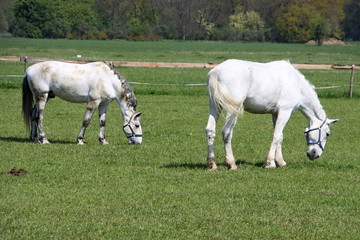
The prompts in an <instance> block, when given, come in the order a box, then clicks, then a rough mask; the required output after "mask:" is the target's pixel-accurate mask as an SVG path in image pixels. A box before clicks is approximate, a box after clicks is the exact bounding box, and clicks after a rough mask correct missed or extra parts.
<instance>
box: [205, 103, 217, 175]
mask: <svg viewBox="0 0 360 240" xmlns="http://www.w3.org/2000/svg"><path fill="white" fill-rule="evenodd" d="M210 109H212V108H210ZM219 115H220V111H217V110H215V108H213V109H212V111H211V112H210V114H209V119H208V123H207V125H206V141H207V146H208V154H207V159H206V162H207V165H208V167H209V169H210V170H216V169H217V166H216V163H215V152H214V141H215V135H216V122H217V120H218V118H219Z"/></svg>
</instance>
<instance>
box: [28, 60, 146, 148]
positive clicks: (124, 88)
mask: <svg viewBox="0 0 360 240" xmlns="http://www.w3.org/2000/svg"><path fill="white" fill-rule="evenodd" d="M29 90H31V92H30V91H29ZM33 95H34V96H35V100H36V105H35V106H34V108H33V110H31V107H32V101H33ZM54 95H55V96H57V97H60V98H62V99H64V100H66V101H70V102H74V103H83V102H87V103H88V104H87V109H86V112H85V116H84V120H83V125H82V128H81V129H80V133H79V135H78V137H77V141H78V143H79V144H83V143H84V142H83V138H84V134H85V130H86V127H87V126H88V125H89V123H90V120H91V117H92V115H93V113H94V112H95V110H96V109H97V108H99V125H100V131H99V141H100V142H101V143H103V144H107V143H108V142H107V141H106V140H105V114H106V109H107V106H108V104H109V103H110V102H112V101H113V100H114V99H115V100H116V102H117V103H118V104H119V106H120V109H121V112H122V115H123V120H124V125H129V124H128V122H129V121H131V123H130V126H131V128H132V129H134V130H133V131H134V132H135V134H136V136H135V135H132V137H128V140H129V143H137V144H139V143H141V141H142V137H141V132H142V130H141V125H140V121H139V116H140V114H141V113H136V112H135V111H136V99H135V96H134V93H133V91H132V90H131V88H130V87H129V86H128V84H127V83H126V81H125V80H124V79H121V78H119V74H118V73H116V72H115V70H113V69H112V68H111V67H109V66H108V65H106V64H105V63H102V62H94V63H89V64H72V63H64V62H56V61H48V62H42V63H37V64H34V65H32V66H31V67H29V68H28V69H27V71H26V73H25V76H24V82H23V114H24V120H25V122H26V123H27V124H28V125H30V124H29V122H30V121H31V126H32V130H31V136H30V137H31V138H32V139H34V140H35V141H40V142H42V143H48V140H47V139H46V137H45V132H44V131H43V124H42V121H43V111H44V108H45V104H46V102H47V101H48V99H49V98H50V97H52V96H54ZM36 128H37V129H36ZM37 130H38V131H39V138H38V139H37ZM125 133H126V134H131V133H128V132H125Z"/></svg>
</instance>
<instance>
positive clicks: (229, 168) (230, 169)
mask: <svg viewBox="0 0 360 240" xmlns="http://www.w3.org/2000/svg"><path fill="white" fill-rule="evenodd" d="M236 169H237V166H236V165H235V164H233V165H231V166H228V170H229V171H235V170H236Z"/></svg>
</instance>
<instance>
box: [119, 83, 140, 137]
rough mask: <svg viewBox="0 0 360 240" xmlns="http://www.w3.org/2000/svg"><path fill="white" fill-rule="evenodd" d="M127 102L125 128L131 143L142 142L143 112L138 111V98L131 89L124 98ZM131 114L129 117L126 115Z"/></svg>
mask: <svg viewBox="0 0 360 240" xmlns="http://www.w3.org/2000/svg"><path fill="white" fill-rule="evenodd" d="M123 100H124V102H125V103H126V104H124V105H126V107H124V108H125V114H124V116H125V118H124V126H123V130H124V133H125V135H126V137H127V139H128V143H129V144H141V142H142V128H141V121H140V115H141V112H136V106H137V100H136V98H135V95H134V92H133V91H132V90H131V91H130V92H127V93H126V94H125V97H124V98H123ZM126 116H129V117H126Z"/></svg>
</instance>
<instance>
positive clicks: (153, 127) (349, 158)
mask: <svg viewBox="0 0 360 240" xmlns="http://www.w3.org/2000/svg"><path fill="white" fill-rule="evenodd" d="M0 41H1V43H4V39H0ZM175 43H176V44H175ZM6 44H8V45H11V44H10V43H6ZM66 44H68V45H66ZM96 44H99V45H98V47H94V46H96ZM107 44H109V46H108V45H107ZM118 44H119V45H121V44H124V45H126V46H127V47H129V46H130V45H132V44H133V46H134V48H133V49H138V50H133V52H134V53H131V51H129V50H127V49H126V48H125V47H124V48H123V49H121V50H122V51H123V54H124V57H123V58H124V59H127V60H129V59H131V58H132V57H133V58H134V59H133V60H144V61H152V60H151V59H153V60H156V61H158V60H161V58H160V57H159V56H157V55H164V56H165V57H164V59H163V60H164V61H174V60H177V61H187V60H189V61H190V60H193V61H199V62H206V61H207V60H208V58H207V57H204V56H207V55H206V54H202V55H203V56H200V55H199V54H197V52H196V50H195V49H196V48H197V49H198V51H204V52H207V51H209V50H206V49H205V50H204V49H202V48H201V46H203V45H204V46H205V45H207V46H209V45H211V44H214V45H213V48H212V49H213V52H218V51H220V47H219V46H220V45H221V46H222V47H221V48H223V45H226V46H231V45H232V44H233V46H234V45H236V46H238V45H239V46H240V45H241V44H243V43H211V42H204V43H202V42H172V41H165V42H156V43H133V42H126V41H104V42H102V41H93V42H92V41H84V42H82V41H68V40H31V39H30V40H29V39H26V40H24V39H13V43H12V45H11V46H12V49H10V47H9V46H8V47H4V46H5V45H2V44H0V55H17V54H19V55H22V54H23V53H24V54H29V53H30V54H29V55H36V56H43V57H46V56H47V57H53V58H68V57H71V56H72V55H73V54H77V52H78V50H84V51H88V52H87V53H89V55H91V56H92V58H93V59H97V60H108V59H111V58H112V57H114V54H120V53H115V52H114V51H112V50H113V49H114V47H115V46H118ZM127 44H129V45H127ZM161 44H164V46H162V45H161ZM172 44H173V45H172ZM194 44H195V45H194ZM245 45H247V44H245ZM266 45H267V46H268V47H269V49H270V50H268V52H274V53H278V52H280V53H279V54H278V55H279V57H280V56H282V54H283V53H281V52H285V48H288V49H292V50H294V49H297V48H301V49H302V50H296V51H294V52H292V53H291V50H287V51H289V53H288V54H289V56H290V57H291V56H294V58H295V59H303V60H306V59H308V60H309V61H313V60H314V61H315V63H318V64H320V63H327V62H326V61H324V62H322V60H320V59H319V58H318V59H315V58H316V56H315V55H309V56H306V53H304V52H303V51H304V50H303V46H300V45H290V44H289V45H276V44H267V43H266V44H264V45H261V44H260V43H256V44H254V45H252V44H248V51H249V52H247V51H246V50H243V51H244V52H245V53H246V54H248V55H249V56H254V59H252V60H258V61H261V60H264V59H265V58H266V59H269V60H271V59H272V57H269V56H268V55H267V54H265V53H262V52H261V51H258V59H257V58H256V54H251V51H254V52H255V49H258V50H260V49H259V48H260V46H266ZM89 46H92V48H89ZM165 46H166V47H165ZM169 46H173V49H175V50H173V51H177V54H175V55H176V56H173V55H174V54H170V53H167V52H166V51H168V50H167V49H168V47H169ZM241 46H242V45H241ZM307 47H308V46H306V48H307ZM61 48H62V49H63V51H60V49H61ZM102 48H103V51H100V49H102ZM187 48H188V50H187V52H188V53H187V55H186V54H182V53H181V52H185V49H187ZM69 49H70V50H71V49H75V50H76V51H75V50H74V51H73V52H71V51H70V50H69ZM86 49H87V50H86ZM141 49H142V50H141ZM145 49H148V52H147V53H145V54H143V55H142V54H141V52H145ZM154 49H155V50H154ZM251 49H253V50H251ZM313 49H316V50H318V49H322V50H321V51H323V55H324V56H327V57H328V56H334V61H333V62H331V63H334V62H338V63H342V62H343V61H344V60H343V58H344V57H345V55H347V56H350V60H351V56H355V55H356V52H353V53H346V52H347V51H348V50H347V47H343V49H345V50H344V53H340V51H338V49H337V47H335V48H323V47H320V48H317V47H314V48H313ZM324 49H325V50H324ZM327 49H328V50H327ZM37 51H38V52H37ZM309 51H310V50H309ZM314 51H315V50H314ZM319 51H320V50H319ZM327 51H328V52H327ZM20 52H21V53H20ZM154 52H156V54H157V55H156V54H155V53H154ZM221 52H223V53H222V54H223V58H225V57H226V56H227V55H228V54H229V56H231V54H232V53H231V50H230V49H229V50H227V51H226V50H224V49H221ZM4 53H6V54H4ZM80 54H82V53H81V52H80ZM216 54H218V53H215V55H214V54H212V53H210V52H209V53H208V55H209V56H210V58H211V59H210V60H212V61H213V60H214V59H215V58H214V56H216ZM343 54H345V55H343ZM275 55H276V54H274V56H275ZM141 56H143V57H141ZM151 56H153V58H151ZM312 57H314V59H313V58H312ZM121 58H122V57H119V58H118V59H121ZM136 58H138V59H136ZM274 58H275V57H274ZM274 60H275V59H274ZM350 60H349V62H346V61H344V64H345V63H346V64H347V63H350ZM353 60H354V59H352V60H351V61H353ZM219 61H220V58H219ZM317 61H319V62H317ZM296 63H303V62H296ZM351 63H353V62H351ZM118 70H119V71H120V72H121V73H122V74H123V75H124V76H125V77H126V79H127V80H128V81H130V82H145V83H160V84H168V83H176V84H186V83H205V82H206V74H207V71H208V69H154V68H118ZM302 72H303V73H304V74H305V76H306V77H307V78H308V79H309V80H310V81H311V82H312V83H313V84H314V85H315V86H317V87H318V86H319V87H321V86H332V85H341V84H347V83H348V79H349V77H350V74H349V72H348V71H340V70H336V71H335V70H334V71H314V70H306V71H302ZM22 73H23V65H22V64H21V63H6V62H0V75H12V74H16V75H18V74H19V75H21V74H22ZM356 76H358V75H356ZM357 79H358V78H356V79H355V80H356V81H357ZM21 81H22V80H21V78H8V77H7V78H5V77H0V101H1V103H2V104H1V105H0V112H1V113H2V114H1V117H0V126H1V133H0V152H1V158H0V172H6V171H9V170H10V169H11V168H13V167H16V168H24V169H26V170H27V171H28V172H29V173H28V174H25V175H21V176H10V175H6V174H0V183H1V188H0V215H1V218H0V239H6V240H7V239H357V238H358V236H359V234H360V230H359V225H360V221H359V213H360V207H359V206H360V204H359V199H360V189H359V188H358V185H359V183H360V177H359V176H360V175H359V171H360V164H359V161H360V157H359V156H360V149H359V147H358V145H359V140H358V136H359V135H360V130H359V127H358V119H359V117H360V116H359V113H360V105H359V99H358V96H359V92H358V91H359V90H358V88H356V89H355V91H356V92H355V98H354V99H348V98H346V97H344V96H346V94H347V87H344V88H338V89H326V90H317V92H318V94H319V96H320V98H321V99H320V100H321V103H322V104H323V106H324V108H325V110H326V112H327V114H328V116H329V117H330V118H340V119H341V121H340V122H339V123H337V124H335V125H334V126H333V127H332V135H331V137H330V138H329V141H328V143H327V145H326V150H325V153H324V155H323V156H322V157H321V158H320V159H318V160H316V161H309V160H307V158H306V154H305V153H306V149H307V147H306V142H305V139H304V135H303V131H304V129H305V126H306V125H307V121H306V119H305V118H304V117H303V116H302V115H301V113H299V112H295V113H294V114H293V116H292V118H291V119H290V121H289V123H288V125H287V126H286V128H285V131H284V137H285V140H284V145H283V153H284V157H285V160H286V161H287V163H288V166H287V167H286V168H282V169H275V170H267V169H264V168H263V165H264V162H265V156H266V153H267V151H268V148H269V146H270V141H271V139H272V129H273V128H272V124H271V117H270V116H268V115H253V114H248V113H247V114H245V115H244V116H243V117H242V118H241V119H239V121H238V125H237V126H236V128H235V133H234V138H233V148H234V155H235V158H236V162H237V164H238V165H239V168H238V170H237V171H235V172H229V171H227V170H226V167H225V165H224V164H222V161H223V159H224V150H223V146H222V141H221V127H222V124H223V122H224V117H221V118H220V120H219V123H218V128H217V139H216V146H215V147H216V154H217V157H218V162H219V163H220V167H219V170H218V171H216V172H211V171H208V170H207V168H206V163H205V158H206V138H205V125H206V122H207V117H208V116H207V115H208V102H207V96H206V94H207V93H206V87H205V86H191V87H190V86H181V85H176V86H166V85H156V86H153V85H135V84H133V85H132V87H133V88H134V90H135V93H136V96H137V98H138V101H139V106H138V108H139V110H140V111H142V112H143V116H142V124H143V134H144V140H143V144H142V145H137V146H131V145H127V141H126V138H125V135H124V133H123V132H122V130H121V126H122V121H121V114H120V111H119V107H118V106H117V105H116V103H112V104H110V106H109V110H108V114H107V120H108V121H107V138H108V140H109V142H110V144H109V145H106V146H102V145H100V144H99V143H98V141H97V133H98V125H97V119H96V118H95V117H94V119H93V120H92V123H91V124H90V127H89V129H88V130H87V133H86V136H85V142H86V145H84V146H77V145H76V144H75V142H76V141H75V138H76V136H77V134H78V131H79V128H80V125H81V120H82V117H83V114H84V111H85V105H84V104H73V103H68V102H65V101H62V100H60V99H58V98H55V99H51V101H50V102H49V103H48V105H47V108H46V111H45V131H46V133H47V136H48V138H49V140H50V141H51V142H52V144H49V145H39V144H34V143H31V142H29V141H28V133H27V132H26V131H25V128H24V125H23V123H22V117H21V89H20V87H21Z"/></svg>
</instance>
